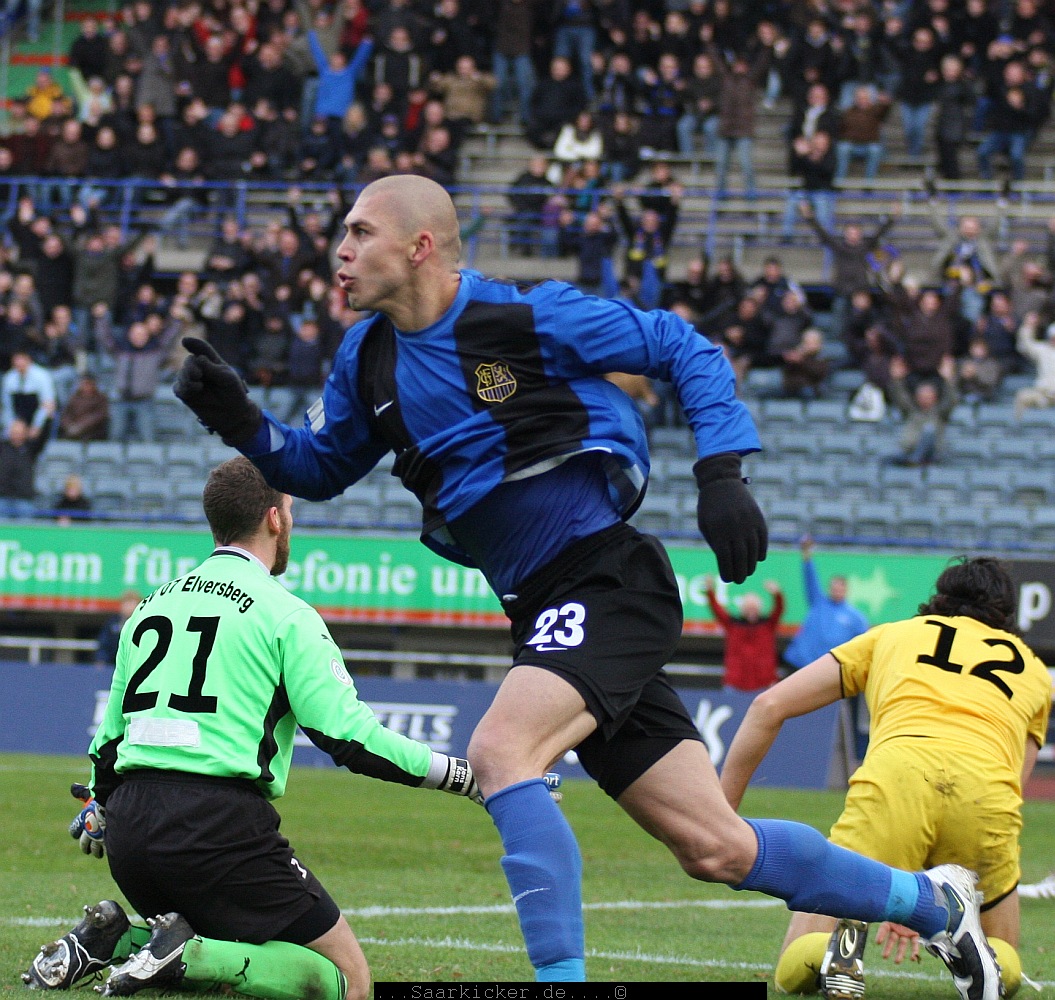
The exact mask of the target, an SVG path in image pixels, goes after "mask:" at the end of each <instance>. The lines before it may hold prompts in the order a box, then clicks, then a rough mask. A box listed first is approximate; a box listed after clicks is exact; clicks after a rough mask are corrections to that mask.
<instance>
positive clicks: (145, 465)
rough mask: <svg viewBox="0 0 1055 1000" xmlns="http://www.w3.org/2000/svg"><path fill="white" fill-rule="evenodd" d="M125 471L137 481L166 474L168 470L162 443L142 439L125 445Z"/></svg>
mask: <svg viewBox="0 0 1055 1000" xmlns="http://www.w3.org/2000/svg"><path fill="white" fill-rule="evenodd" d="M125 471H126V472H127V473H128V475H130V476H132V477H133V478H134V479H135V480H137V481H139V480H141V479H158V478H160V477H162V476H164V475H165V473H166V471H167V470H166V469H165V462H164V452H163V451H162V447H161V445H160V444H154V443H146V442H142V441H132V442H129V443H128V444H127V445H125Z"/></svg>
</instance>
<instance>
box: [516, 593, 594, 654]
mask: <svg viewBox="0 0 1055 1000" xmlns="http://www.w3.org/2000/svg"><path fill="white" fill-rule="evenodd" d="M585 623H586V608H584V607H583V606H582V605H581V604H579V603H577V602H575V601H570V602H569V603H567V604H562V605H561V606H560V607H559V608H546V609H545V610H544V611H542V612H541V613H540V614H539V616H538V618H536V619H535V634H534V635H532V637H531V638H530V639H528V641H527V643H526V645H528V646H534V647H535V648H536V649H537V650H538V651H539V652H540V653H546V652H553V651H556V650H564V649H571V648H572V647H574V646H581V645H582V642H583V640H584V639H585V638H586V631H585V629H584V628H583V626H584V625H585Z"/></svg>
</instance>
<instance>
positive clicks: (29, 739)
mask: <svg viewBox="0 0 1055 1000" xmlns="http://www.w3.org/2000/svg"><path fill="white" fill-rule="evenodd" d="M112 676H113V671H112V670H109V669H101V668H95V667H71V666H61V665H50V664H49V665H47V666H41V667H32V668H27V667H26V664H24V663H4V662H0V704H3V716H2V717H3V720H4V721H3V725H2V726H0V752H10V753H40V754H72V755H75V756H82V755H85V754H86V753H87V749H88V744H89V743H90V742H91V738H92V736H93V735H94V733H95V729H96V727H97V726H98V724H99V722H100V721H101V719H102V717H103V712H104V710H105V707H106V699H107V695H108V694H109V689H110V680H111V678H112ZM355 686H356V689H357V690H358V692H359V695H360V697H361V698H362V699H363V701H365V702H366V703H367V704H369V705H370V707H371V708H372V709H373V711H374V713H375V714H376V715H377V717H378V718H379V719H380V720H381V721H382V722H383V723H384V724H385V725H386V726H387V727H388V728H389V729H394V730H396V731H397V732H401V733H405V734H406V735H407V736H410V737H413V738H414V739H419V740H424V741H425V742H427V743H429V744H430V745H431V746H432V747H433V748H435V749H436V750H440V751H443V752H445V753H452V754H456V755H462V756H463V755H464V754H465V751H466V748H467V746H468V744H469V736H470V734H471V733H472V731H473V728H474V727H475V726H476V723H477V722H478V721H479V720H480V717H481V716H482V715H483V713H484V712H485V711H486V710H487V707H488V705H489V704H490V703H491V699H492V698H493V697H494V694H495V691H496V690H497V686H496V685H494V684H487V683H484V682H479V683H472V684H464V683H455V682H449V681H448V682H444V681H393V680H388V679H382V678H376V677H362V678H357V679H356V682H355ZM56 691H61V692H62V697H61V711H57V710H56V709H57V708H58V707H59V706H58V705H57V704H56V694H55V692H56ZM679 694H680V695H681V697H682V698H683V699H684V701H685V705H686V707H687V708H688V709H689V711H690V712H691V713H692V714H693V718H694V720H695V722H696V725H697V728H699V730H700V733H701V735H702V736H703V738H704V740H705V742H706V744H707V748H708V750H709V751H710V754H711V757H712V759H713V760H714V762H715V764H716V765H720V764H721V762H722V760H723V759H724V757H725V752H726V750H727V748H728V746H729V743H730V742H731V741H732V738H733V734H734V733H735V732H736V729H737V727H738V726H739V725H740V722H741V721H742V719H743V717H744V713H745V712H746V711H747V706H748V705H749V704H750V702H751V696H750V695H745V694H739V693H736V692H724V691H708V692H706V693H703V694H701V692H699V691H679ZM840 718H841V716H840V706H837V705H829V706H828V707H827V708H826V709H823V710H822V711H820V712H814V713H811V714H810V715H809V716H807V717H805V718H802V719H793V720H791V721H790V722H789V723H788V724H787V725H786V726H785V727H784V729H783V731H782V732H781V733H780V735H779V736H778V738H777V740H776V742H775V743H774V744H773V747H772V748H771V749H770V751H769V753H768V754H767V756H766V758H765V760H763V762H762V765H761V766H760V768H759V770H758V773H757V776H756V779H755V784H760V785H769V786H772V787H786V788H827V787H843V786H844V783H845V775H846V769H845V762H843V761H842V760H841V758H840V755H839V753H838V752H837V748H838V745H839V744H838V736H839V724H840ZM293 762H294V763H295V764H298V765H304V766H309V767H311V766H315V767H332V766H333V761H332V760H331V759H330V757H329V756H328V755H327V754H325V753H323V752H322V751H321V750H319V749H318V748H316V747H314V746H312V744H311V743H309V741H308V739H307V737H305V736H304V735H303V733H300V732H298V734H297V744H296V747H295V749H294V752H293ZM87 763H88V761H87V757H86V756H85V767H87ZM556 770H558V771H560V772H561V773H562V774H563V775H564V776H565V777H568V778H576V777H585V772H584V771H583V770H582V768H581V767H580V766H579V764H578V761H577V759H576V758H575V755H574V754H569V755H568V757H567V758H566V759H565V760H563V761H561V762H560V763H559V764H558V765H557V767H556Z"/></svg>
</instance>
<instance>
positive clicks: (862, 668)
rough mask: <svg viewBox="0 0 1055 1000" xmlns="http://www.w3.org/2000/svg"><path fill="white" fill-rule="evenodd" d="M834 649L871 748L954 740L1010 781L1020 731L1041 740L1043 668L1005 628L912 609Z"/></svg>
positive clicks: (1047, 693) (1046, 703) (1047, 688)
mask: <svg viewBox="0 0 1055 1000" xmlns="http://www.w3.org/2000/svg"><path fill="white" fill-rule="evenodd" d="M832 654H833V655H834V656H835V658H836V659H837V660H838V661H839V664H840V667H841V671H840V673H841V678H842V687H843V695H844V696H845V697H851V696H853V695H856V694H859V693H861V692H864V696H865V701H866V703H867V705H868V711H869V713H870V715H871V732H870V736H869V747H870V748H871V747H875V746H878V745H879V744H881V743H883V742H884V741H886V740H889V739H893V738H896V737H902V736H916V737H920V736H922V737H930V738H933V739H940V740H944V741H948V742H951V743H961V744H964V745H965V746H967V747H969V748H971V750H972V751H973V754H972V756H975V755H979V754H981V755H983V756H984V757H985V758H986V759H987V760H989V761H992V763H993V764H994V765H995V766H997V767H1006V768H1007V769H1008V770H1009V771H1010V772H1012V774H1013V776H1014V782H1015V787H1018V785H1019V779H1020V777H1021V773H1022V763H1023V756H1024V753H1025V745H1026V738H1027V736H1029V737H1032V738H1033V739H1034V740H1035V741H1036V743H1037V745H1038V746H1043V745H1044V741H1045V738H1046V735H1047V729H1048V714H1049V712H1050V711H1051V692H1052V680H1051V675H1050V674H1049V673H1048V669H1047V667H1046V666H1045V665H1044V663H1043V662H1042V661H1041V660H1040V658H1039V657H1038V656H1037V655H1036V653H1034V652H1033V650H1031V649H1030V648H1029V646H1028V645H1026V643H1025V642H1024V641H1023V640H1022V639H1021V638H1019V637H1018V636H1016V635H1012V634H1011V633H1010V632H1005V631H1003V630H1001V629H997V628H993V627H991V626H989V625H985V624H983V623H982V622H980V621H977V620H976V619H974V618H968V617H965V616H955V617H946V616H943V615H920V616H918V617H915V618H909V619H906V620H904V621H898V622H890V623H888V624H884V625H877V626H875V627H874V628H871V629H869V630H868V631H867V632H865V633H864V634H863V635H859V636H857V637H856V638H854V639H851V640H850V641H849V642H845V643H843V644H842V645H841V646H837V647H836V648H835V649H833V650H832Z"/></svg>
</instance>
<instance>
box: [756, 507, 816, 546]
mask: <svg viewBox="0 0 1055 1000" xmlns="http://www.w3.org/2000/svg"><path fill="white" fill-rule="evenodd" d="M762 510H763V512H764V513H765V515H766V523H767V524H768V525H769V535H770V538H771V539H773V540H775V541H792V542H797V541H798V540H799V539H800V538H802V536H803V535H804V534H806V533H807V529H808V528H809V514H808V512H807V510H806V507H805V504H802V503H799V502H798V501H797V500H769V501H767V502H766V503H765V504H764V505H762Z"/></svg>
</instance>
